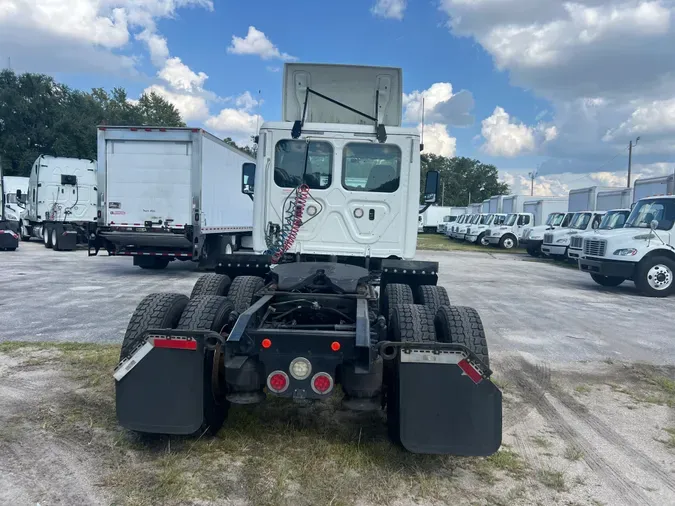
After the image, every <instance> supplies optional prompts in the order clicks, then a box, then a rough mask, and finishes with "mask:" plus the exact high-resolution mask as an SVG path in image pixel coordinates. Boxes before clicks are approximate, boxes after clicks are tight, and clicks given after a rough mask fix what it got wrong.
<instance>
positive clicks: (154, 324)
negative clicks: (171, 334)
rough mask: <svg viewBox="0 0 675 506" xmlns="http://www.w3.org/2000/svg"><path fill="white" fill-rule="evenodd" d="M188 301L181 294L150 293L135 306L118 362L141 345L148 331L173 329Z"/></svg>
mask: <svg viewBox="0 0 675 506" xmlns="http://www.w3.org/2000/svg"><path fill="white" fill-rule="evenodd" d="M189 300H190V299H188V298H187V297H186V296H185V295H183V294H182V293H151V294H150V295H148V296H146V297H145V298H144V299H143V300H142V301H141V302H140V303H139V304H138V306H136V310H135V311H134V314H133V315H131V319H130V320H129V325H127V331H126V333H125V334H124V340H123V341H122V351H121V352H120V361H122V360H124V359H125V358H128V357H129V356H130V355H131V353H132V352H133V351H134V349H135V348H136V347H137V346H138V345H139V344H141V339H142V338H143V333H144V332H145V331H147V330H148V329H175V328H176V326H177V325H178V322H179V320H180V317H181V314H182V313H183V309H185V306H187V304H188V302H189Z"/></svg>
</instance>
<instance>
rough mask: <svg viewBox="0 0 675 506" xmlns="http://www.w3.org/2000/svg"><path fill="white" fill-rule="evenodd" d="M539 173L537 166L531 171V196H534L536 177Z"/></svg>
mask: <svg viewBox="0 0 675 506" xmlns="http://www.w3.org/2000/svg"><path fill="white" fill-rule="evenodd" d="M538 175H539V169H538V168H536V169H534V170H533V171H532V172H530V173H529V176H530V197H532V196H534V178H536V177H537V176H538Z"/></svg>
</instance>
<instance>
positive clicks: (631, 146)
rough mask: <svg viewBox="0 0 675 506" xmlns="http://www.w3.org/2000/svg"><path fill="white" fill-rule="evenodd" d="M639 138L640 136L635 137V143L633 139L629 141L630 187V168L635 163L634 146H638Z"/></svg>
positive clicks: (629, 168)
mask: <svg viewBox="0 0 675 506" xmlns="http://www.w3.org/2000/svg"><path fill="white" fill-rule="evenodd" d="M639 140H640V138H639V137H638V138H637V139H635V144H633V141H630V142H629V143H628V188H630V170H631V167H632V165H633V146H637V143H638V141H639Z"/></svg>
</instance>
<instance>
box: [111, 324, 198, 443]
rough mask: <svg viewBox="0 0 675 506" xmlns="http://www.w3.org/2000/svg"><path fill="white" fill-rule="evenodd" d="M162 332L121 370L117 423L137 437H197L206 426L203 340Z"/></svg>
mask: <svg viewBox="0 0 675 506" xmlns="http://www.w3.org/2000/svg"><path fill="white" fill-rule="evenodd" d="M163 332H166V334H163ZM163 332H157V331H149V333H148V334H149V335H148V337H147V340H146V342H145V344H143V345H142V346H141V347H140V348H138V349H137V350H136V351H135V352H134V353H133V354H132V355H131V357H130V358H129V359H128V360H125V361H123V362H122V363H120V364H119V365H118V366H117V368H116V370H115V375H114V376H115V380H116V382H115V386H116V388H115V397H116V404H117V419H118V421H119V423H120V425H121V426H122V427H125V428H127V429H130V430H134V431H138V432H147V433H152V434H186V435H187V434H193V433H195V432H196V431H198V430H199V428H200V427H201V426H202V423H203V421H204V353H205V348H204V344H203V340H202V339H199V338H195V337H185V334H189V333H188V332H182V331H171V330H169V331H163ZM162 334H163V335H162ZM176 334H183V335H176Z"/></svg>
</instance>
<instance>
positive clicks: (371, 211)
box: [368, 209, 375, 221]
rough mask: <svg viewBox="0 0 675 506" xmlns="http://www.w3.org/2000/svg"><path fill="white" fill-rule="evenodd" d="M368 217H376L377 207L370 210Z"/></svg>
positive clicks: (371, 218)
mask: <svg viewBox="0 0 675 506" xmlns="http://www.w3.org/2000/svg"><path fill="white" fill-rule="evenodd" d="M368 219H369V220H370V221H373V220H374V219H375V209H371V210H370V211H368Z"/></svg>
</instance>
